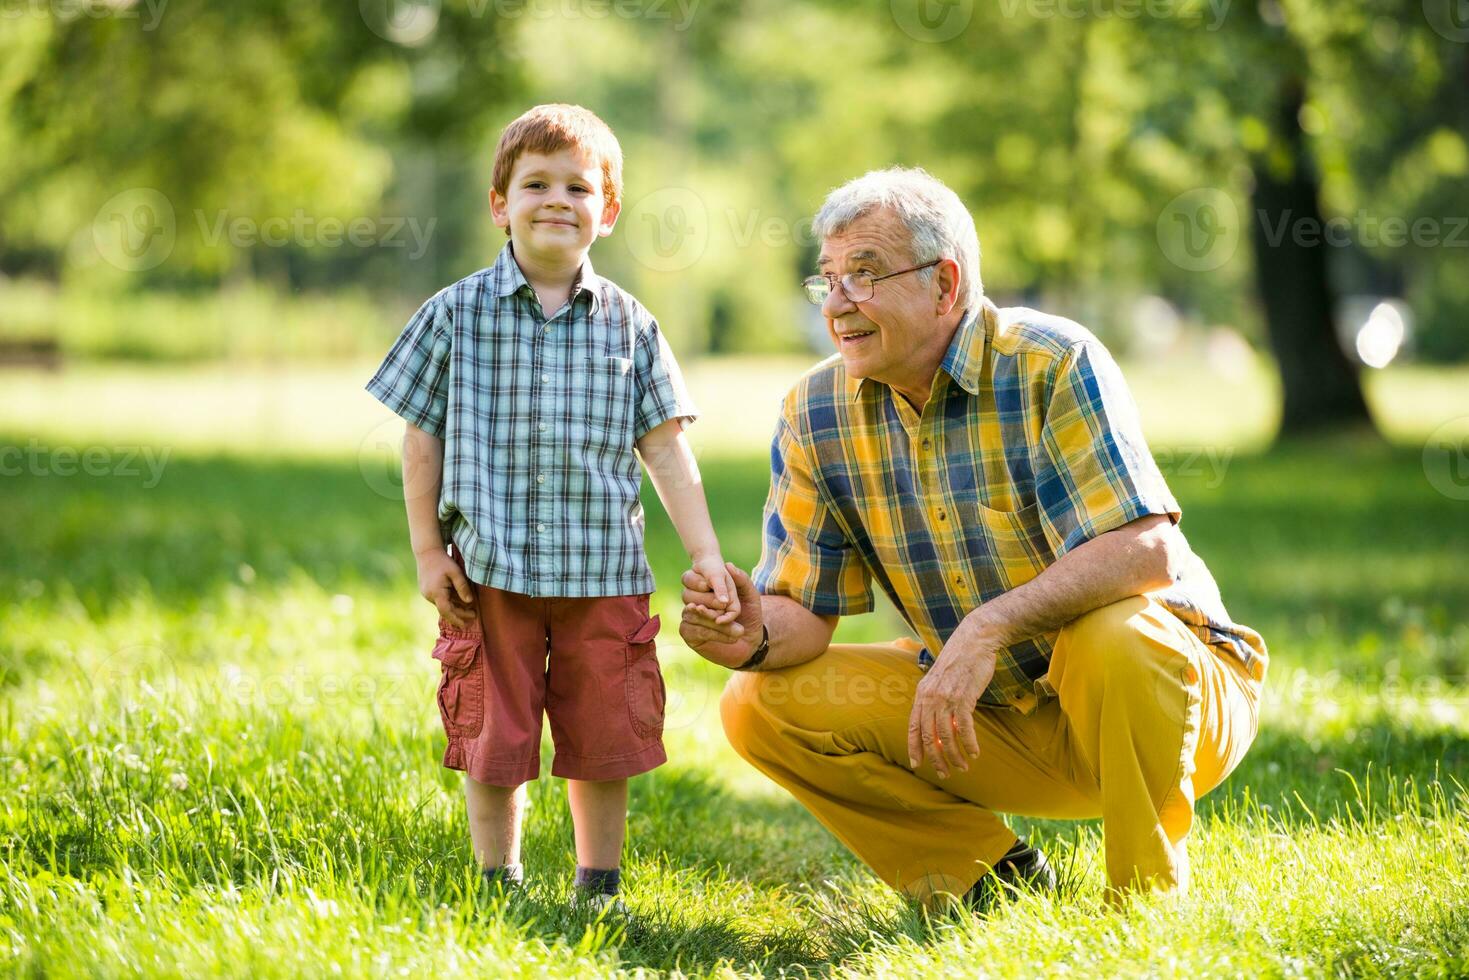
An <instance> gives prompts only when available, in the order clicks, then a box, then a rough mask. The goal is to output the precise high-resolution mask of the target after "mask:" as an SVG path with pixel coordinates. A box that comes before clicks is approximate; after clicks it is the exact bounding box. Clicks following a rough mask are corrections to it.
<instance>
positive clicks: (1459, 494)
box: [1423, 415, 1469, 500]
mask: <svg viewBox="0 0 1469 980" xmlns="http://www.w3.org/2000/svg"><path fill="white" fill-rule="evenodd" d="M1423 474H1424V475H1425V476H1427V477H1428V482H1429V484H1430V485H1431V486H1432V487H1433V489H1435V490H1437V491H1438V492H1439V493H1441V494H1443V495H1444V496H1445V497H1447V498H1449V499H1450V500H1469V415H1466V416H1463V417H1461V418H1457V419H1451V420H1449V421H1448V422H1445V423H1444V424H1443V425H1440V426H1439V427H1438V428H1436V429H1434V430H1433V432H1432V433H1431V434H1430V435H1429V437H1428V441H1427V442H1425V443H1424V444H1423Z"/></svg>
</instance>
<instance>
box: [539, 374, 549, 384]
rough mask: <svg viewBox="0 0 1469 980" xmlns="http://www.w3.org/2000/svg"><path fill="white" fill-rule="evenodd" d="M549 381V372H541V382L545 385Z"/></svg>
mask: <svg viewBox="0 0 1469 980" xmlns="http://www.w3.org/2000/svg"><path fill="white" fill-rule="evenodd" d="M550 383H551V376H550V375H549V374H543V375H541V384H543V385H547V384H550Z"/></svg>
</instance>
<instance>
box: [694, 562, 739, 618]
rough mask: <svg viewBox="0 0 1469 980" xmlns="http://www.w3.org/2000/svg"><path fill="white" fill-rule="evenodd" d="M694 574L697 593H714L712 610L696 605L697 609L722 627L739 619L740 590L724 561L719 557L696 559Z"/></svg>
mask: <svg viewBox="0 0 1469 980" xmlns="http://www.w3.org/2000/svg"><path fill="white" fill-rule="evenodd" d="M693 573H694V575H695V577H696V578H697V583H696V584H695V585H694V588H695V590H696V591H699V592H712V593H714V599H713V602H714V605H713V607H712V608H711V607H708V606H704V605H699V604H695V605H696V607H697V608H698V609H699V610H700V611H702V612H704V613H705V614H706V615H708V616H709V617H710V618H711V619H713V620H714V621H715V622H716V623H719V624H720V625H721V626H723V625H724V624H725V623H732V622H734V621H735V620H736V619H738V618H739V616H740V595H739V590H738V589H737V588H735V581H734V579H733V578H732V577H731V576H730V574H729V569H728V568H727V567H726V566H725V563H724V559H723V558H722V557H721V556H719V555H709V556H705V557H701V558H695V559H694V562H693Z"/></svg>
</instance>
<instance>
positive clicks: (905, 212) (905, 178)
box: [812, 167, 984, 310]
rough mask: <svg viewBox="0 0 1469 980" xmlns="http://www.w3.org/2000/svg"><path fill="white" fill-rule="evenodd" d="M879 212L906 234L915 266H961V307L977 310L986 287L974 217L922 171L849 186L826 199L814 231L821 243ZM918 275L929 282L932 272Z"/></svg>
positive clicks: (893, 172)
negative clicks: (948, 261) (892, 217)
mask: <svg viewBox="0 0 1469 980" xmlns="http://www.w3.org/2000/svg"><path fill="white" fill-rule="evenodd" d="M878 208H887V209H889V210H891V211H892V212H893V213H894V214H896V215H897V216H898V218H899V219H900V220H901V221H902V222H903V225H904V227H906V228H907V229H908V235H909V238H910V240H911V242H912V250H913V263H914V264H915V265H922V264H923V263H925V262H932V261H933V260H935V259H943V258H952V259H953V260H954V261H956V262H958V263H959V304H960V306H961V307H963V308H964V309H968V310H974V309H977V308H978V307H979V301H980V299H981V298H982V297H983V296H984V286H983V285H982V284H981V282H980V278H979V235H978V234H977V233H976V232H975V230H974V217H973V215H971V214H970V213H969V209H968V208H966V207H965V206H964V202H963V201H961V200H959V195H958V194H955V193H954V192H953V191H952V190H950V189H949V187H948V185H946V184H945V183H944V182H943V181H941V180H939V179H938V178H937V177H935V176H933V175H932V174H930V173H929V172H928V171H926V170H924V169H922V168H921V167H913V168H909V167H889V168H888V169H886V170H872V171H869V172H867V173H865V174H863V175H862V176H861V177H858V178H856V179H855V180H849V181H847V182H846V183H845V184H843V185H842V186H840V187H838V188H837V189H836V190H834V191H832V192H831V193H830V194H828V195H827V196H826V201H825V202H823V203H822V205H821V210H819V211H817V212H816V220H815V221H814V222H813V224H812V230H813V231H814V232H815V233H816V237H817V238H819V239H824V238H830V237H831V236H832V235H836V234H839V233H841V232H842V231H845V230H846V228H847V226H848V225H850V224H851V223H852V222H854V221H856V220H857V219H858V218H861V217H864V216H866V215H868V214H871V213H872V212H873V211H876V210H877V209H878ZM919 275H920V276H922V277H923V281H924V282H929V281H930V280H931V279H932V278H933V270H932V269H925V270H923V272H921V273H919Z"/></svg>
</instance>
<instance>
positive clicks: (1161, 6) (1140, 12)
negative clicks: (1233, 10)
mask: <svg viewBox="0 0 1469 980" xmlns="http://www.w3.org/2000/svg"><path fill="white" fill-rule="evenodd" d="M1233 2H1234V0H999V6H1000V12H1001V13H1002V14H1004V15H1005V16H1006V17H1015V16H1016V15H1023V16H1026V17H1030V18H1040V17H1064V18H1066V19H1068V20H1083V19H1086V20H1142V19H1143V18H1149V19H1152V20H1171V21H1177V22H1179V23H1182V24H1188V25H1196V26H1200V27H1203V28H1204V30H1206V31H1211V32H1212V31H1217V30H1219V28H1220V27H1222V26H1223V25H1224V18H1225V17H1228V16H1229V7H1230V4H1231V3H1233Z"/></svg>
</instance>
